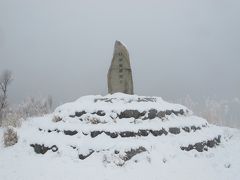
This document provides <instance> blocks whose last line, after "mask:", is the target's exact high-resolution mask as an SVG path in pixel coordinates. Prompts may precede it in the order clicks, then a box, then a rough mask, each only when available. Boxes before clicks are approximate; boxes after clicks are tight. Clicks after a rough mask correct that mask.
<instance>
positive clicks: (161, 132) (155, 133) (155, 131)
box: [150, 130, 163, 136]
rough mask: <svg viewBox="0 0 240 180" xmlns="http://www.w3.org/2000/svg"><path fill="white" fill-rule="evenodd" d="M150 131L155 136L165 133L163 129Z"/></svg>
mask: <svg viewBox="0 0 240 180" xmlns="http://www.w3.org/2000/svg"><path fill="white" fill-rule="evenodd" d="M150 133H152V135H153V136H161V135H162V134H163V131H161V130H159V131H158V130H150Z"/></svg>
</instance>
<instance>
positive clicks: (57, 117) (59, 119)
mask: <svg viewBox="0 0 240 180" xmlns="http://www.w3.org/2000/svg"><path fill="white" fill-rule="evenodd" d="M61 120H62V118H60V117H59V116H53V119H52V121H53V122H59V121H61Z"/></svg>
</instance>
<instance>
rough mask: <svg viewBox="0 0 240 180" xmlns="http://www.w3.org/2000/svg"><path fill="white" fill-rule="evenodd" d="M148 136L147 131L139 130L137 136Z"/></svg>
mask: <svg viewBox="0 0 240 180" xmlns="http://www.w3.org/2000/svg"><path fill="white" fill-rule="evenodd" d="M148 134H149V132H148V130H144V129H140V130H139V131H138V135H139V136H148Z"/></svg>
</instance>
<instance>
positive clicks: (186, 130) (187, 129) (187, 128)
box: [182, 127, 190, 133]
mask: <svg viewBox="0 0 240 180" xmlns="http://www.w3.org/2000/svg"><path fill="white" fill-rule="evenodd" d="M182 129H183V130H184V131H185V132H188V133H189V132H190V128H189V127H183V128H182Z"/></svg>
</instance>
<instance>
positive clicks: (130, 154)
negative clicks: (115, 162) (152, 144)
mask: <svg viewBox="0 0 240 180" xmlns="http://www.w3.org/2000/svg"><path fill="white" fill-rule="evenodd" d="M145 151H147V149H146V148H145V147H142V146H140V147H139V148H137V149H131V150H130V151H126V152H125V154H126V155H125V156H123V157H122V159H123V160H124V161H128V160H130V159H131V158H132V157H133V156H135V155H137V154H140V153H142V152H145Z"/></svg>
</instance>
